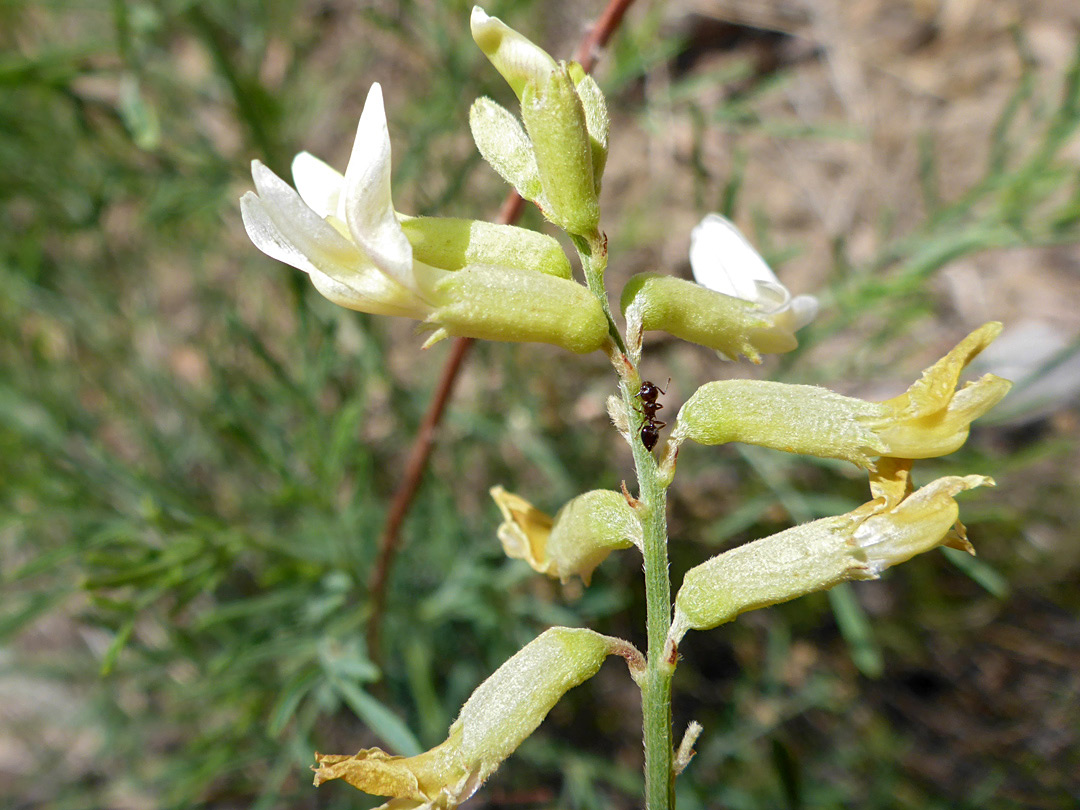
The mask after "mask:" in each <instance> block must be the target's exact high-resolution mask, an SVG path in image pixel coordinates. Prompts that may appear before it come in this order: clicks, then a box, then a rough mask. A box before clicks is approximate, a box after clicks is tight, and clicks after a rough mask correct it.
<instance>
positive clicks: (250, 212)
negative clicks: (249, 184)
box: [240, 191, 316, 273]
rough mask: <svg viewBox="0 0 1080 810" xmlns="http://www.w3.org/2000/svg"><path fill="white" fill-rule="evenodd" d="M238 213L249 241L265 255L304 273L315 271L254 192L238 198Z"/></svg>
mask: <svg viewBox="0 0 1080 810" xmlns="http://www.w3.org/2000/svg"><path fill="white" fill-rule="evenodd" d="M240 215H241V216H242V217H243V219H244V228H245V229H246V230H247V234H248V236H249V237H250V238H251V241H252V242H254V243H255V247H257V248H258V249H259V250H261V251H262V252H263V253H265V254H266V255H267V256H269V257H270V258H272V259H277V260H278V261H279V262H285V264H287V265H290V266H292V267H295V268H296V269H297V270H303V271H304V272H305V273H311V272H313V271H315V269H316V268H315V265H313V264H312V263H311V260H310V259H309V258H308V257H307V256H306V255H305V254H304V252H303V251H301V250H300V249H299V248H298V247H297V246H296V245H294V244H293V243H292V242H291V241H289V239H288V238H286V237H285V235H284V234H283V233H282V232H281V230H280V229H279V228H278V227H277V225H275V224H274V221H273V220H272V219H271V218H270V215H269V214H268V213H267V211H266V206H264V205H263V204H262V200H260V199H259V198H258V197H257V196H256V195H255V193H254V192H252V191H249V192H247V193H246V194H245V195H244V196H243V197H241V198H240Z"/></svg>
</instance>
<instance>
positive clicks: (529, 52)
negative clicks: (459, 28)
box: [469, 6, 556, 100]
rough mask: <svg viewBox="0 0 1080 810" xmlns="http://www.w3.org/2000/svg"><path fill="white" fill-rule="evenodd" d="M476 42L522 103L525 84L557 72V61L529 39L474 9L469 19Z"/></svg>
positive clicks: (496, 19)
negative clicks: (554, 71)
mask: <svg viewBox="0 0 1080 810" xmlns="http://www.w3.org/2000/svg"><path fill="white" fill-rule="evenodd" d="M469 28H470V29H471V30H472V36H473V40H474V41H475V42H476V44H477V45H478V46H479V47H480V50H481V51H483V52H484V56H486V57H487V58H488V59H489V60H490V61H491V64H492V65H494V66H495V69H496V70H497V71H499V73H500V74H502V77H503V78H504V79H506V82H507V84H509V85H510V88H511V89H512V90H513V91H514V94H515V95H517V97H518V100H521V98H522V94H523V93H524V91H525V87H526V85H528V84H529V83H533V84H540V83H541V82H543V81H544V77H545V76H546V75H547V74H548V73H550V72H551V71H553V70H554V69H555V66H556V63H555V60H554V59H552V58H551V55H550V54H548V52H547V51H545V50H544V49H543V48H541V47H540V46H539V45H536V44H535V43H534V42H532V40H530V39H529V38H528V37H526V36H524V35H522V34H519V33H518V32H517V31H515V30H514V29H513V28H511V27H510V26H508V25H507V24H506V23H504V22H503V21H502V20H500V19H499V18H498V17H489V16H488V15H487V13H486V12H485V11H484V10H483V9H482V8H480V7H479V6H473V10H472V17H471V18H470V20H469Z"/></svg>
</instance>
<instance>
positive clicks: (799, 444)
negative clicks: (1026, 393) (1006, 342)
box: [672, 323, 1012, 469]
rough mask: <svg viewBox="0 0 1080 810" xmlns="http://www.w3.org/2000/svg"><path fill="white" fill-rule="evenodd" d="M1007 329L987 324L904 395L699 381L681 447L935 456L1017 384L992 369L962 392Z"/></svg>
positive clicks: (681, 430)
mask: <svg viewBox="0 0 1080 810" xmlns="http://www.w3.org/2000/svg"><path fill="white" fill-rule="evenodd" d="M1000 330H1001V324H999V323H988V324H985V325H984V326H982V327H980V328H979V329H976V330H975V331H974V332H972V333H971V334H970V335H968V336H967V337H966V338H964V340H962V341H961V342H960V343H959V344H958V345H957V346H956V347H955V348H954V349H953V350H952V351H951V352H949V353H948V354H947V355H946V356H945V357H943V358H942V359H941V360H939V361H938V362H937V363H935V364H934V365H933V366H931V367H930V368H928V369H927V370H926V371H924V372H923V374H922V377H921V378H920V379H919V380H918V381H917V382H915V383H914V384H913V385H912V386H911V387H910V388H909V389H908V390H907V391H906V392H905V393H903V394H901V395H900V396H898V397H894V398H893V399H889V400H886V401H884V402H867V401H865V400H861V399H856V398H854V397H847V396H843V395H842V394H837V393H834V392H833V391H829V390H828V389H825V388H819V387H817V386H812V385H788V384H785V383H777V382H770V381H767V380H722V381H718V382H711V383H706V384H705V385H703V386H701V387H700V388H699V389H698V390H697V391H696V392H694V394H693V396H691V397H690V399H689V400H687V402H686V403H685V404H684V405H683V407H682V409H681V410H680V411H679V416H678V418H677V420H676V425H675V428H674V430H673V431H672V441H673V442H674V443H675V444H676V445H677V444H678V443H679V442H681V441H683V440H684V439H692V440H693V441H695V442H697V443H698V444H723V443H726V442H744V443H746V444H756V445H760V446H762V447H772V448H775V449H777V450H783V451H785V452H789V453H800V454H802V455H808V456H820V457H823V458H839V459H844V460H846V461H851V462H853V463H855V464H857V465H859V466H860V467H864V468H867V469H870V468H872V467H873V458H874V457H876V456H892V457H896V458H908V459H919V458H933V457H936V456H943V455H946V454H948V453H952V452H953V451H955V450H956V449H958V448H959V447H960V446H961V445H962V444H963V443H964V441H965V440H966V439H967V436H968V432H969V430H970V429H971V422H972V421H973V420H975V419H977V418H978V417H980V416H982V415H983V414H984V413H986V412H987V411H988V410H990V408H992V407H993V406H994V405H996V404H997V403H998V402H999V401H1000V400H1001V398H1002V397H1004V396H1005V394H1007V393H1008V391H1009V388H1010V387H1011V385H1012V383H1010V382H1009V381H1008V380H1003V379H1002V378H1001V377H996V376H994V375H993V374H987V375H985V376H983V377H981V378H980V379H979V380H977V381H975V382H970V383H968V384H967V385H965V386H964V387H963V388H960V389H959V390H957V384H958V382H959V379H960V374H961V372H962V371H963V370H964V368H965V366H967V364H968V363H970V362H971V360H972V358H974V357H975V355H977V354H978V353H979V352H980V351H981V350H982V349H983V348H985V347H986V346H987V345H988V344H989V343H990V342H991V341H992V340H993V339H994V337H995V336H996V335H997V334H998V332H999V331H1000Z"/></svg>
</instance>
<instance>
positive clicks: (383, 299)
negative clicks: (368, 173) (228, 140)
mask: <svg viewBox="0 0 1080 810" xmlns="http://www.w3.org/2000/svg"><path fill="white" fill-rule="evenodd" d="M252 176H253V177H254V178H255V185H256V188H258V189H259V192H260V194H261V195H262V196H256V195H255V194H253V193H251V192H250V191H249V192H248V193H247V194H245V195H244V196H243V197H242V198H241V199H240V210H241V214H242V215H243V219H244V227H245V228H246V229H247V232H248V236H250V237H251V241H252V242H254V243H255V246H256V247H257V248H259V250H261V251H262V252H263V253H265V254H266V255H268V256H270V257H272V258H275V259H277V260H278V261H282V262H285V263H286V264H289V265H291V266H293V267H295V268H297V269H298V270H303V271H304V272H305V273H307V274H308V275H309V276H310V277H311V280H312V283H313V284H314V285H315V287H316V288H317V289H318V290H319V292H321V293H322V294H323V295H324V296H326V297H327V298H329V299H330V300H331V301H333V302H334V303H336V304H340V305H341V306H344V307H348V308H349V309H355V310H359V311H361V312H371V313H374V314H377V315H404V316H407V317H410V318H417V319H422V318H425V317H427V315H428V314H430V311H431V308H430V307H429V306H427V305H426V304H425V303H424V302H423V301H421V300H420V299H419V298H418V297H417V296H416V295H415V294H414V293H413V292H412V291H411V290H408V289H406V288H405V287H403V286H402V285H400V284H398V283H397V282H396V281H394V280H393V279H391V278H389V277H388V276H387V275H386V274H385V273H383V272H382V271H381V270H379V269H378V268H377V267H375V265H373V264H372V263H371V262H370V261H369V260H368V259H367V257H366V256H364V255H363V254H362V253H361V252H360V251H359V250H358V249H357V247H356V245H354V244H353V243H352V242H350V241H349V240H347V239H346V238H345V237H343V236H342V235H341V234H339V233H338V232H337V231H336V230H334V228H333V227H332V226H331V225H330V224H329V223H328V222H327V221H326V220H324V219H322V218H321V217H319V216H318V214H316V213H315V212H314V211H312V210H311V209H310V208H308V207H307V205H305V204H304V202H303V200H301V199H300V195H299V194H297V193H296V191H294V190H293V189H292V188H291V187H290V186H289V185H288V184H287V183H285V181H284V180H282V179H281V178H279V177H278V176H277V175H275V174H274V173H273V172H272V171H270V170H269V169H268V168H266V167H265V166H263V165H262V164H261V163H259V162H258V161H256V162H255V163H254V164H253V165H252Z"/></svg>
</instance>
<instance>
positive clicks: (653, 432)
mask: <svg viewBox="0 0 1080 810" xmlns="http://www.w3.org/2000/svg"><path fill="white" fill-rule="evenodd" d="M668 385H671V379H670V378H668ZM666 393H667V391H665V390H664V389H663V388H661V387H660V386H659V385H656V384H655V383H651V382H649V381H648V380H643V381H642V383H641V388H639V389H638V393H637V395H638V398H639V399H640V400H641V415H642V416H644V417H645V421H644V423H643V424H642V426H641V443H642V444H643V445H645V449H646V450H648V451H650V452H651V451H652V449H653V448H654V447H656V442H657V441H659V439H660V428H663V427H667V422H661V421H660V420H658V419H657V418H656V412H657V411H658V410H660V409H661V408H663V407H664V406H663V405H661V404H660V403H659V402H657V401H656V398H657V396H659V395H660V394H666Z"/></svg>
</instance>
